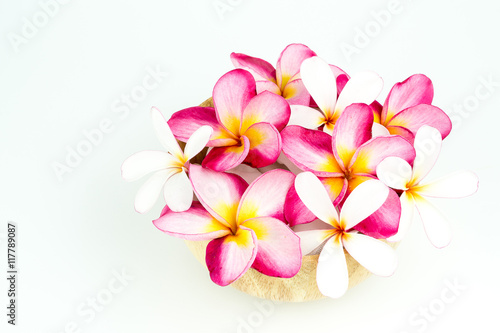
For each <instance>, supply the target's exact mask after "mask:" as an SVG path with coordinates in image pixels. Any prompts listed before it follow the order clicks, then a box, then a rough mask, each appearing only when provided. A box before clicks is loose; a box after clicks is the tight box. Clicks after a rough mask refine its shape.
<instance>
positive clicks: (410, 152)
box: [281, 104, 415, 238]
mask: <svg viewBox="0 0 500 333" xmlns="http://www.w3.org/2000/svg"><path fill="white" fill-rule="evenodd" d="M372 124H373V111H372V109H371V108H370V107H369V106H368V105H366V104H352V105H350V106H348V107H347V108H346V109H345V110H344V112H343V113H342V115H341V116H340V117H339V119H338V121H337V123H336V125H335V128H334V131H333V135H332V136H330V135H328V134H326V133H324V132H321V131H316V130H309V129H305V128H303V127H301V126H288V127H286V128H285V129H284V130H283V131H282V133H281V134H282V138H283V152H284V153H285V155H286V156H287V157H288V158H289V159H290V160H291V161H292V162H293V163H294V164H295V165H297V166H298V167H299V168H300V169H302V170H304V171H310V172H312V173H314V174H315V175H316V176H318V177H319V178H320V180H321V182H322V183H323V186H324V187H325V188H326V189H327V191H328V193H329V195H330V199H331V201H333V202H334V204H335V205H339V204H341V202H342V200H344V198H345V197H346V196H348V195H349V194H350V193H351V192H352V191H353V190H354V189H355V188H356V187H357V186H358V185H359V184H361V183H363V182H365V181H367V180H370V179H375V178H376V168H377V165H378V164H379V163H380V162H381V161H382V160H384V159H385V158H386V157H389V156H397V157H400V158H402V159H404V160H405V161H407V162H408V163H412V162H413V160H414V158H415V150H414V148H413V146H412V145H411V144H410V143H409V142H408V141H406V140H405V139H403V138H402V137H400V136H397V135H392V136H381V137H376V138H372ZM304 152H307V154H304ZM399 214H400V204H399V198H398V195H397V194H396V192H394V191H390V195H389V196H388V198H387V200H386V203H385V204H384V205H383V206H382V208H381V209H380V210H379V211H377V212H376V213H375V214H371V216H370V218H369V219H367V221H364V222H363V223H359V224H357V225H356V228H357V229H358V230H359V231H361V232H363V233H365V234H367V235H370V236H373V237H380V238H387V237H389V236H392V235H394V234H395V233H396V232H397V228H398V221H399V217H400V216H399ZM285 216H286V219H287V221H288V222H289V223H290V225H295V224H301V223H308V222H311V221H312V220H314V214H312V213H311V212H310V211H309V210H308V209H306V207H304V205H303V204H301V200H299V198H298V196H297V194H296V193H295V189H294V188H293V187H292V188H291V189H290V193H289V197H288V199H287V202H286V206H285Z"/></svg>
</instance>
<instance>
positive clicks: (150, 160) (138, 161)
mask: <svg viewBox="0 0 500 333" xmlns="http://www.w3.org/2000/svg"><path fill="white" fill-rule="evenodd" d="M176 162H177V159H176V158H175V157H173V156H172V155H170V154H168V153H166V152H163V151H154V150H146V151H141V152H138V153H135V154H134V155H132V156H130V157H129V158H127V159H126V160H125V161H124V162H123V164H122V168H121V170H122V178H123V179H125V180H126V181H134V180H137V179H140V178H142V177H144V176H145V175H147V174H148V173H151V172H153V171H158V170H161V169H166V168H171V167H174V166H176Z"/></svg>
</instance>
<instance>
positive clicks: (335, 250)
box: [316, 238, 349, 298]
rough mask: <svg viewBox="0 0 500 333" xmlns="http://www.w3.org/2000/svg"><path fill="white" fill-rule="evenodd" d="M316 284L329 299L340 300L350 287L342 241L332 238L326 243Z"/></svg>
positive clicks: (319, 264)
mask: <svg viewBox="0 0 500 333" xmlns="http://www.w3.org/2000/svg"><path fill="white" fill-rule="evenodd" d="M316 282H317V284H318V288H319V291H320V292H321V293H322V294H323V295H325V296H328V297H331V298H339V297H341V296H343V295H344V294H345V292H346V291H347V287H348V286H349V273H348V271H347V262H346V259H345V254H344V248H343V246H342V243H341V242H340V241H337V240H335V238H331V239H330V240H328V241H327V242H326V243H325V246H324V247H323V250H321V254H320V255H319V259H318V270H317V271H316Z"/></svg>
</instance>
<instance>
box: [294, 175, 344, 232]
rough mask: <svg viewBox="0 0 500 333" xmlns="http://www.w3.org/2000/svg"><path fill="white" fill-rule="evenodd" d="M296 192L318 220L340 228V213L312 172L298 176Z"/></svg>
mask: <svg viewBox="0 0 500 333" xmlns="http://www.w3.org/2000/svg"><path fill="white" fill-rule="evenodd" d="M295 190H296V191H297V194H298V196H299V198H300V200H302V202H303V203H304V205H305V206H306V207H307V208H308V209H309V210H310V211H311V212H312V213H313V214H314V215H316V217H317V218H319V219H320V220H322V221H323V222H326V223H328V224H330V225H332V226H334V227H337V226H338V223H339V215H338V212H337V210H336V209H335V207H334V206H333V203H332V202H331V201H330V197H329V195H328V192H327V191H326V189H325V188H324V187H323V184H322V183H321V181H320V180H319V179H318V177H316V176H315V175H314V174H312V173H311V172H303V173H301V174H299V175H297V177H296V178H295Z"/></svg>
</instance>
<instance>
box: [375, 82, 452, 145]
mask: <svg viewBox="0 0 500 333" xmlns="http://www.w3.org/2000/svg"><path fill="white" fill-rule="evenodd" d="M433 97H434V88H433V86H432V82H431V80H430V79H429V78H428V77H427V76H425V75H422V74H416V75H412V76H410V77H409V78H408V79H406V80H405V81H403V82H399V83H397V84H395V85H394V87H392V89H391V91H390V92H389V95H388V96H387V98H386V100H385V103H384V106H383V108H382V110H381V111H380V123H381V124H382V125H383V126H385V127H386V128H387V130H388V131H389V133H390V134H397V135H401V136H402V137H404V138H405V139H407V140H408V141H410V142H413V139H414V137H415V134H416V133H417V131H418V129H419V128H420V127H422V126H423V125H428V126H432V127H434V128H436V129H438V130H439V132H440V133H441V137H442V138H443V139H444V138H446V137H447V136H448V134H450V131H451V120H450V118H449V117H448V116H447V115H446V113H444V112H443V111H442V110H441V109H439V108H438V107H436V106H433V105H430V104H431V103H432V99H433ZM376 121H377V120H376Z"/></svg>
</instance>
